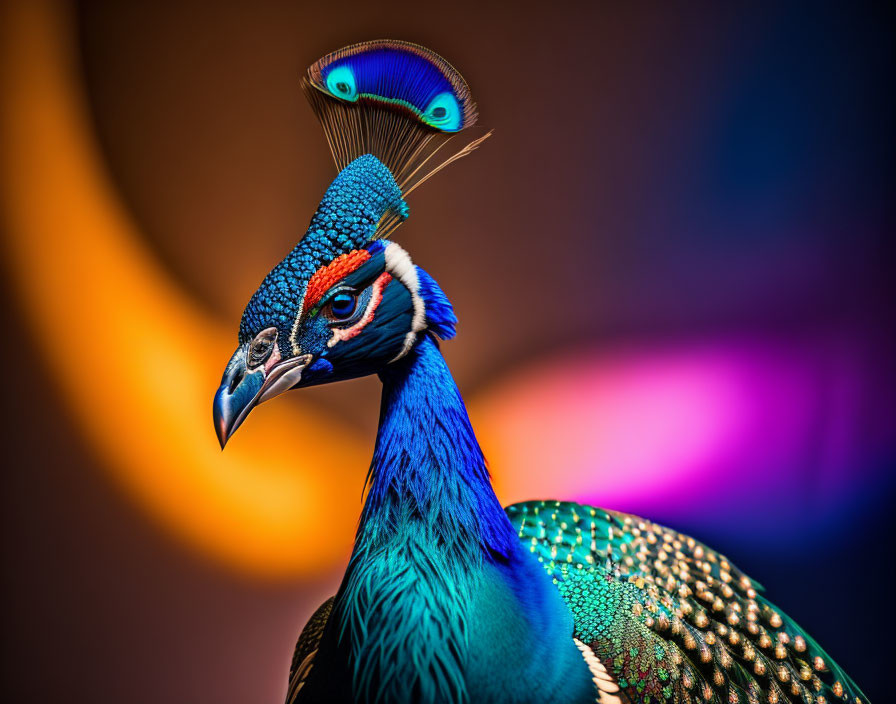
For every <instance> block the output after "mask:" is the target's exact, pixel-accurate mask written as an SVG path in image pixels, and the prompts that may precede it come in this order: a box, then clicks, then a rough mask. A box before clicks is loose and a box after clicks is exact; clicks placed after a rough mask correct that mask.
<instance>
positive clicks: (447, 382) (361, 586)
mask: <svg viewBox="0 0 896 704" xmlns="http://www.w3.org/2000/svg"><path fill="white" fill-rule="evenodd" d="M381 378H382V380H383V405H382V411H381V417H380V428H379V434H378V436H377V442H376V449H375V451H374V456H373V461H372V463H371V467H370V474H369V477H368V481H369V483H370V489H369V493H368V496H367V501H366V504H365V506H364V511H363V513H362V516H361V522H360V526H359V528H358V534H357V537H356V541H355V549H354V552H353V553H352V557H351V561H350V563H349V568H348V570H347V572H346V575H345V578H344V580H343V583H342V587H341V588H340V591H339V594H338V595H337V597H336V605H335V610H334V618H333V620H332V622H331V623H332V628H333V631H332V632H333V633H334V636H335V638H334V641H335V644H336V646H335V649H334V650H336V651H338V652H339V653H340V655H339V656H336V659H337V661H342V662H345V663H346V664H347V665H348V668H349V671H350V672H352V673H353V682H352V684H353V691H354V696H355V697H357V698H359V699H360V700H362V701H373V700H375V699H377V698H379V699H380V700H381V701H390V702H411V701H421V702H435V701H440V702H463V701H467V692H466V682H465V678H464V670H465V668H466V663H467V660H468V657H469V650H468V646H469V630H470V627H471V626H470V624H469V623H467V620H468V615H469V614H468V611H469V603H470V601H471V599H472V598H473V595H474V591H475V588H474V585H475V584H477V582H478V580H481V577H482V569H483V566H484V565H485V564H507V562H508V561H509V560H510V559H511V556H512V555H513V554H514V552H515V551H518V546H517V543H516V541H517V536H516V532H515V531H514V530H513V527H512V526H511V524H510V522H509V520H508V518H507V516H506V515H505V513H504V511H503V510H502V508H501V505H500V504H499V503H498V500H497V497H496V496H495V494H494V491H493V490H492V487H491V483H490V482H489V477H488V471H487V469H486V466H485V459H484V457H483V455H482V450H481V449H480V448H479V444H478V443H477V441H476V437H475V435H474V434H473V429H472V427H471V425H470V421H469V418H468V416H467V411H466V408H465V407H464V404H463V400H462V399H461V397H460V392H459V391H458V389H457V386H456V385H455V383H454V380H453V379H452V377H451V374H450V372H449V371H448V367H447V365H446V364H445V360H444V359H443V358H442V355H441V353H440V352H439V349H438V345H437V343H436V342H435V341H434V340H433V339H432V338H430V337H426V338H424V339H422V340H421V341H420V342H419V344H417V345H416V346H415V348H414V349H413V350H412V351H411V352H410V353H409V354H408V356H407V357H406V358H404V359H402V360H400V361H399V362H397V363H395V364H394V365H391V366H390V368H389V369H388V370H387V371H385V372H383V373H382V375H381ZM334 665H335V663H334ZM337 667H338V666H337Z"/></svg>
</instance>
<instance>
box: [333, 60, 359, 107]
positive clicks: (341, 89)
mask: <svg viewBox="0 0 896 704" xmlns="http://www.w3.org/2000/svg"><path fill="white" fill-rule="evenodd" d="M326 83H327V90H328V91H330V93H332V94H333V95H335V96H336V97H337V98H342V99H343V100H350V101H352V102H354V101H355V100H357V99H358V86H357V84H356V83H355V74H354V72H352V70H351V68H349V67H348V66H335V67H333V68H332V69H331V70H330V72H329V73H328V74H327V80H326Z"/></svg>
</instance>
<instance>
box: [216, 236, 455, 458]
mask: <svg viewBox="0 0 896 704" xmlns="http://www.w3.org/2000/svg"><path fill="white" fill-rule="evenodd" d="M436 292H437V293H436ZM427 299H429V300H430V305H429V306H427ZM427 308H429V310H427ZM428 314H429V315H428ZM443 321H447V325H448V327H446V326H445V324H443ZM453 324H454V315H453V312H451V306H450V304H449V303H448V301H447V299H445V297H444V294H442V293H441V291H440V290H439V289H438V287H437V286H436V284H435V282H434V281H432V279H431V278H430V277H429V275H428V274H426V273H425V272H424V271H423V270H421V269H419V268H418V267H416V266H414V265H413V263H412V262H411V259H410V257H409V255H408V254H407V252H406V251H405V250H404V249H402V248H401V247H400V246H399V245H398V244H396V243H394V242H389V241H387V240H375V241H373V242H371V243H369V244H367V245H366V246H364V247H360V248H357V249H351V250H349V251H347V252H343V253H341V254H339V255H337V256H335V257H333V258H332V259H330V261H327V262H326V263H323V264H321V265H320V266H318V267H317V268H316V269H315V270H314V271H313V273H311V275H310V276H305V277H299V276H298V275H297V274H296V270H295V267H291V266H289V260H288V259H287V260H285V261H284V262H282V263H281V264H280V265H278V267H277V268H275V269H274V270H273V271H272V272H271V273H270V274H269V275H268V276H267V278H266V279H265V281H264V283H263V284H262V286H261V287H260V288H259V289H258V291H256V293H255V294H254V295H253V297H252V300H251V301H250V302H249V305H248V306H247V307H246V311H245V312H244V314H243V319H242V323H241V326H240V338H239V342H240V344H239V346H238V347H237V349H236V352H235V353H234V354H233V356H232V357H231V359H230V362H229V363H228V365H227V368H226V370H225V372H224V376H223V378H222V380H221V386H220V388H219V389H218V392H217V394H216V395H215V401H214V419H215V427H216V430H217V433H218V439H219V441H220V442H221V446H222V447H223V446H224V444H225V443H226V442H227V439H228V438H229V437H230V436H231V435H232V434H233V433H234V432H235V431H236V429H237V428H238V427H239V425H240V424H241V423H242V422H243V421H244V420H245V419H246V417H247V416H248V415H249V413H250V412H251V410H252V409H253V408H254V407H255V406H257V405H258V404H259V403H262V402H264V401H267V400H269V399H271V398H273V397H275V396H277V395H279V394H281V393H283V392H284V391H287V390H289V389H296V388H300V387H303V386H311V385H315V384H325V383H328V382H331V381H341V380H344V379H352V378H357V377H361V376H366V375H368V374H374V373H377V372H379V371H381V370H382V369H384V368H385V367H386V366H387V365H388V364H390V363H392V362H394V361H397V360H398V359H400V358H401V357H403V356H404V355H405V354H407V352H408V351H409V350H410V349H411V348H412V347H413V345H414V343H415V342H416V340H417V336H418V335H419V334H421V333H422V332H423V331H425V330H426V329H427V328H428V327H429V328H430V329H432V331H433V332H434V333H435V334H438V335H440V336H442V337H446V336H450V335H451V334H453ZM449 328H450V332H448V329H449Z"/></svg>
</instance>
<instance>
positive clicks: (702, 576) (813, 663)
mask: <svg viewBox="0 0 896 704" xmlns="http://www.w3.org/2000/svg"><path fill="white" fill-rule="evenodd" d="M506 510H507V514H508V516H509V517H510V520H511V523H512V524H513V526H514V528H515V529H516V531H517V534H518V535H519V538H520V540H521V541H522V542H523V544H524V545H525V546H526V547H527V548H528V549H529V551H530V552H531V553H533V554H534V555H535V556H536V557H537V559H538V561H539V562H541V563H542V564H543V566H544V568H545V569H546V570H547V572H548V573H549V574H550V575H551V576H552V577H553V579H554V581H555V583H556V584H557V586H558V589H559V591H560V594H561V595H562V597H563V599H564V600H565V601H566V603H567V605H568V606H569V608H570V610H571V611H572V613H573V616H574V619H575V637H576V638H577V639H578V640H580V641H582V642H583V643H585V644H587V645H588V646H590V647H591V649H592V650H593V651H594V653H595V654H596V655H597V657H598V658H599V659H600V661H601V662H602V663H603V664H604V666H606V667H607V669H608V670H609V671H610V672H611V673H612V674H613V675H614V676H615V678H616V680H617V682H618V684H619V686H620V687H621V688H622V689H623V691H624V692H625V693H626V694H627V695H628V696H629V697H630V698H631V699H632V700H633V701H636V702H645V703H646V702H692V701H693V702H720V703H722V702H727V703H729V704H736V703H740V702H744V703H746V702H756V703H757V704H758V703H759V702H771V703H772V704H774V703H775V702H804V703H805V704H822V703H823V702H866V701H867V699H866V698H865V696H864V695H863V694H862V692H861V690H859V688H858V687H857V686H856V685H855V683H854V682H853V681H852V680H851V679H850V678H849V677H848V676H847V675H846V674H845V673H844V672H843V671H842V670H841V669H840V668H839V667H838V666H837V665H836V663H834V662H833V661H832V660H831V659H830V658H829V657H828V656H827V655H826V654H825V653H824V651H822V650H821V648H820V647H819V646H818V645H817V643H815V641H813V640H812V639H811V638H809V636H808V635H807V634H806V633H805V631H803V630H802V629H801V628H800V627H799V626H798V625H797V624H796V623H794V622H793V621H792V620H791V619H789V618H788V617H787V616H786V615H784V614H782V613H781V612H780V611H779V610H778V609H777V608H776V607H775V606H774V605H772V604H771V603H770V602H769V601H768V600H767V599H766V598H765V597H764V596H763V595H762V594H761V592H762V587H761V586H760V585H759V584H758V583H756V582H755V581H753V580H752V579H750V578H749V577H747V576H746V575H745V574H743V573H742V572H741V571H740V570H738V569H737V568H736V567H735V566H734V565H732V564H731V563H730V561H728V560H727V559H726V558H725V557H723V556H722V555H719V554H718V553H717V552H715V551H713V550H711V549H709V548H708V547H706V546H705V545H703V544H702V543H700V542H698V541H696V540H694V539H693V538H691V537H689V536H686V535H683V534H681V533H678V532H677V531H673V530H670V529H668V528H664V527H663V526H660V525H657V524H655V523H652V522H650V521H647V520H644V519H642V518H638V517H637V516H631V515H628V514H623V513H617V512H614V511H607V510H604V509H600V508H596V507H592V506H584V505H581V504H575V503H569V502H560V501H533V502H528V503H522V504H514V505H513V506H509V507H508V508H507V509H506Z"/></svg>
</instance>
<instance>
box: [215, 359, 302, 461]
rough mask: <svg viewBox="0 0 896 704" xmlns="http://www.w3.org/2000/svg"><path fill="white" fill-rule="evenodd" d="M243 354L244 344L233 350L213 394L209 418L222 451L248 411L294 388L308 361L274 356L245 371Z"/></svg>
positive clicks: (245, 364) (245, 365)
mask: <svg viewBox="0 0 896 704" xmlns="http://www.w3.org/2000/svg"><path fill="white" fill-rule="evenodd" d="M247 351H248V344H246V345H240V346H239V347H237V349H236V352H234V353H233V356H232V357H231V358H230V361H229V362H228V363H227V368H226V369H225V370H224V376H223V377H221V386H219V387H218V391H217V393H215V400H214V404H213V406H212V415H213V417H214V421H215V432H216V433H217V434H218V442H219V443H221V449H222V450H223V449H224V445H226V444H227V441H228V440H229V439H230V436H231V435H233V434H234V433H235V432H236V429H237V428H239V427H240V425H242V423H243V421H244V420H246V418H247V417H248V415H249V413H250V412H251V411H252V409H253V408H255V406H257V405H258V404H259V403H262V402H264V401H267V400H269V399H272V398H274V396H278V395H280V394H281V393H283V392H284V391H287V390H289V389H291V388H292V387H293V386H295V385H296V384H298V383H299V381H301V379H302V370H303V369H305V367H306V366H308V363H309V362H310V361H311V355H308V354H305V355H300V356H298V357H291V358H289V359H285V360H281V359H280V358H279V355H278V356H276V357H275V358H272V359H271V360H270V361H269V363H267V364H262V365H259V366H257V367H255V368H254V369H249V368H248V366H247V363H246V355H247Z"/></svg>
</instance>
